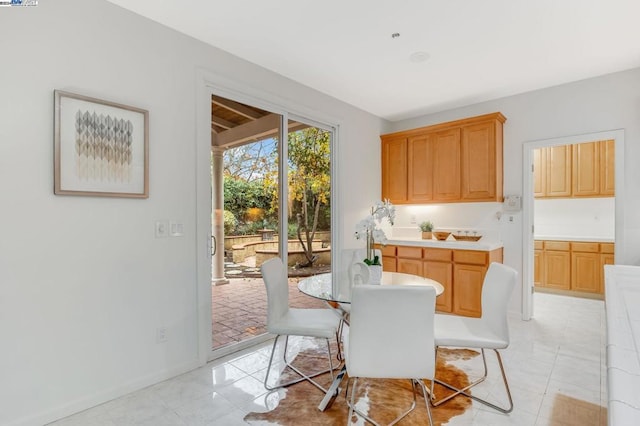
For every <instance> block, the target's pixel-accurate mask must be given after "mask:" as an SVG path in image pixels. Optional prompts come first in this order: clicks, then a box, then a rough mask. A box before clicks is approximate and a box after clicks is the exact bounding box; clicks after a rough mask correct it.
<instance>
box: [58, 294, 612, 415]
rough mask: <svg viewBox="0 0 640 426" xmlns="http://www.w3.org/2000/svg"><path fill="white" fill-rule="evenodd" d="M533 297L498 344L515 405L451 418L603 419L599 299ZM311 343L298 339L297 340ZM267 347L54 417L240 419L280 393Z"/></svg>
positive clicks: (487, 389) (476, 407) (494, 389)
mask: <svg viewBox="0 0 640 426" xmlns="http://www.w3.org/2000/svg"><path fill="white" fill-rule="evenodd" d="M535 298H536V315H535V318H534V319H532V320H531V321H526V322H525V321H521V320H520V319H519V317H515V316H514V317H512V318H510V329H511V345H510V346H509V348H508V349H506V350H504V351H503V352H502V354H503V359H504V363H505V369H506V371H507V375H508V377H509V383H510V385H511V391H512V394H513V398H514V404H515V408H514V410H513V412H512V413H511V414H510V415H502V414H499V413H497V412H495V411H493V410H491V409H489V408H487V407H485V406H483V405H481V404H477V403H475V402H474V404H473V407H472V408H471V409H470V410H467V411H466V412H465V413H464V414H463V415H462V416H458V417H454V418H453V419H452V420H451V421H450V422H449V423H448V424H449V425H454V426H455V425H520V426H526V425H531V426H536V425H554V426H555V425H560V426H563V425H598V426H600V425H606V408H604V407H606V401H607V395H606V365H605V343H606V336H605V330H606V327H605V312H604V303H603V302H602V301H598V300H589V299H579V298H572V297H567V296H557V295H550V294H540V293H538V294H536V297H535ZM313 344H314V343H313V342H310V341H308V340H301V341H299V342H297V345H296V347H298V348H301V347H302V346H304V345H313ZM269 351H270V344H269V343H266V344H261V345H259V346H256V347H254V348H252V349H250V350H245V351H243V352H240V353H236V354H233V355H230V356H227V357H225V358H223V359H220V360H217V361H214V362H211V363H209V364H207V365H206V366H204V367H201V368H199V369H196V370H194V371H191V372H189V373H186V374H184V375H181V376H178V377H176V378H174V379H171V380H168V381H165V382H162V383H159V384H156V385H154V386H151V387H148V388H146V389H143V390H140V391H138V392H135V393H132V394H130V395H127V396H124V397H121V398H119V399H116V400H114V401H110V402H108V403H105V404H102V405H100V406H98V407H95V408H92V409H89V410H86V411H84V412H82V413H79V414H76V415H74V416H71V417H68V418H66V419H62V420H60V421H58V422H55V423H53V425H56V426H75V425H83V426H84V425H91V426H94V425H95V426H114V425H117V426H126V425H153V426H162V425H167V426H185V425H191V426H193V425H212V424H215V425H230V426H233V425H242V424H246V423H244V422H243V418H244V416H245V415H246V414H247V413H248V412H251V411H265V410H267V409H270V408H271V407H273V405H274V404H277V399H278V398H277V396H278V395H277V394H275V396H274V394H267V392H266V390H265V389H264V387H263V385H262V382H261V380H262V378H263V377H264V373H265V368H266V365H267V362H268V355H269ZM493 359H494V357H492V356H489V360H490V361H491V360H493ZM494 363H495V361H492V362H490V365H489V368H490V372H491V371H494V372H495V371H496V370H493V368H495V367H496V365H495V364H494ZM490 376H491V373H490ZM494 377H495V376H494ZM481 386H482V388H479V389H478V390H477V393H478V395H480V394H484V395H489V396H490V397H493V398H496V399H498V400H500V399H504V395H503V392H501V391H502V389H501V388H500V383H499V382H498V381H496V380H495V379H493V380H487V381H486V382H485V383H483V384H482V385H481ZM311 396H313V397H317V395H310V397H311ZM318 415H321V414H320V413H319V414H318ZM425 424H426V422H425Z"/></svg>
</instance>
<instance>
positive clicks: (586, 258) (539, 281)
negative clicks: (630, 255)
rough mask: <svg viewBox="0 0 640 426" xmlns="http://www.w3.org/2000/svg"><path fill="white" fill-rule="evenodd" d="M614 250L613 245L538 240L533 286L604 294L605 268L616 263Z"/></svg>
mask: <svg viewBox="0 0 640 426" xmlns="http://www.w3.org/2000/svg"><path fill="white" fill-rule="evenodd" d="M613 251H614V244H613V243H598V242H575V241H574V242H569V241H535V242H534V267H533V271H534V272H533V281H534V285H535V287H536V288H543V289H544V288H549V289H555V290H561V291H573V292H580V293H592V294H603V293H604V270H603V266H604V265H605V264H613V262H614V254H613Z"/></svg>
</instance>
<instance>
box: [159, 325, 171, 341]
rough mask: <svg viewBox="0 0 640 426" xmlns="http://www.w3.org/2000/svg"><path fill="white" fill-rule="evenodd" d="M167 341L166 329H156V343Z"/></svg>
mask: <svg viewBox="0 0 640 426" xmlns="http://www.w3.org/2000/svg"><path fill="white" fill-rule="evenodd" d="M167 340H169V336H168V335H167V328H166V327H158V328H156V343H164V342H166V341H167Z"/></svg>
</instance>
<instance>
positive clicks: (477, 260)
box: [453, 250, 487, 265]
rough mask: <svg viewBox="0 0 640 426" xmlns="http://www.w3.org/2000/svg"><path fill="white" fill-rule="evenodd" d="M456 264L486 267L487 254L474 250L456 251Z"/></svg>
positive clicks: (454, 257)
mask: <svg viewBox="0 0 640 426" xmlns="http://www.w3.org/2000/svg"><path fill="white" fill-rule="evenodd" d="M453 261H454V262H455V263H466V264H470V265H486V264H487V252H486V251H474V250H456V251H454V252H453Z"/></svg>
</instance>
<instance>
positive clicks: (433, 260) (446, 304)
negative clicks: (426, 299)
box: [422, 248, 453, 312]
mask: <svg viewBox="0 0 640 426" xmlns="http://www.w3.org/2000/svg"><path fill="white" fill-rule="evenodd" d="M422 258H423V260H424V263H423V266H422V272H423V276H425V277H427V278H431V279H432V280H436V281H438V282H439V283H440V284H442V286H443V287H444V292H443V293H442V294H441V295H440V296H438V297H437V298H436V310H437V311H438V312H453V263H452V260H453V250H449V249H439V248H424V249H423V251H422Z"/></svg>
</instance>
